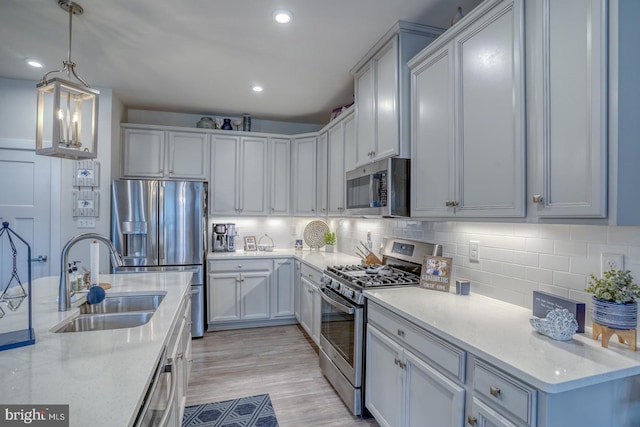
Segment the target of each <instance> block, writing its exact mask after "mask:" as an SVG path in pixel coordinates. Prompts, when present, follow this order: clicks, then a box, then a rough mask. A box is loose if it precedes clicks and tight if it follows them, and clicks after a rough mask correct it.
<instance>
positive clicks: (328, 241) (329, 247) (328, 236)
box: [324, 231, 336, 252]
mask: <svg viewBox="0 0 640 427" xmlns="http://www.w3.org/2000/svg"><path fill="white" fill-rule="evenodd" d="M324 244H325V247H324V250H325V252H333V246H334V245H335V244H336V233H333V232H331V231H326V232H325V233H324Z"/></svg>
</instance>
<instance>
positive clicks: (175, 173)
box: [167, 132, 211, 181]
mask: <svg viewBox="0 0 640 427" xmlns="http://www.w3.org/2000/svg"><path fill="white" fill-rule="evenodd" d="M210 146H211V143H210V141H209V135H207V134H206V133H194V132H169V152H168V153H167V155H168V156H169V171H168V176H169V178H171V179H197V180H202V181H207V180H208V175H209V147H210Z"/></svg>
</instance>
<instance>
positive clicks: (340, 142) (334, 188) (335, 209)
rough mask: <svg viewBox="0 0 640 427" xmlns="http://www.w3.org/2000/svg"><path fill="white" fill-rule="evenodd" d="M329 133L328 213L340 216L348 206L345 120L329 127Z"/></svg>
mask: <svg viewBox="0 0 640 427" xmlns="http://www.w3.org/2000/svg"><path fill="white" fill-rule="evenodd" d="M327 134H328V137H327V158H328V161H327V176H328V180H327V199H328V203H327V207H328V212H327V213H328V214H329V215H331V216H340V215H342V214H343V212H344V209H345V206H346V203H345V202H346V200H345V187H346V175H345V125H344V121H341V122H340V123H338V124H337V125H336V126H334V127H332V128H331V129H329V131H328V132H327Z"/></svg>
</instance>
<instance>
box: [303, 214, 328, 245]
mask: <svg viewBox="0 0 640 427" xmlns="http://www.w3.org/2000/svg"><path fill="white" fill-rule="evenodd" d="M327 231H329V226H328V225H327V224H326V223H325V222H324V221H311V222H310V223H309V224H307V226H306V227H305V228H304V236H303V237H304V242H305V243H306V244H307V246H309V247H310V248H311V249H320V248H321V247H323V246H324V233H326V232H327Z"/></svg>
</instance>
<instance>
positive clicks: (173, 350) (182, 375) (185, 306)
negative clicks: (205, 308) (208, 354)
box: [167, 292, 193, 426]
mask: <svg viewBox="0 0 640 427" xmlns="http://www.w3.org/2000/svg"><path fill="white" fill-rule="evenodd" d="M181 305H182V309H181V315H180V317H179V318H178V321H177V323H176V326H175V327H174V329H173V332H172V333H171V338H170V340H169V345H168V346H167V351H168V352H169V353H168V354H169V359H170V360H169V361H170V363H171V381H172V384H171V387H172V388H173V389H174V390H175V393H174V399H173V402H172V404H173V405H174V407H173V410H172V412H171V419H172V421H171V422H169V423H168V425H176V426H177V425H180V424H181V420H182V416H183V415H184V408H185V404H186V401H187V386H188V385H189V375H190V374H191V365H192V363H193V357H192V353H191V292H188V293H187V295H186V296H185V298H184V299H183V301H182V303H181Z"/></svg>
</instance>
